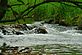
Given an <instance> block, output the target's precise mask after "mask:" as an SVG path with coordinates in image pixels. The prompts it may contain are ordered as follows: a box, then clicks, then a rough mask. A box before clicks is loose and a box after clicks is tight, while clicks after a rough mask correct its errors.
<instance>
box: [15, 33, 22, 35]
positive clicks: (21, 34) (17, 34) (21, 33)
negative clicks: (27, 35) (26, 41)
mask: <svg viewBox="0 0 82 55" xmlns="http://www.w3.org/2000/svg"><path fill="white" fill-rule="evenodd" d="M15 34H16V35H22V34H23V33H21V32H16V33H15Z"/></svg>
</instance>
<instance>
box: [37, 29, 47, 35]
mask: <svg viewBox="0 0 82 55" xmlns="http://www.w3.org/2000/svg"><path fill="white" fill-rule="evenodd" d="M36 33H38V34H39V33H42V34H47V33H48V32H47V31H46V29H44V28H38V29H36Z"/></svg>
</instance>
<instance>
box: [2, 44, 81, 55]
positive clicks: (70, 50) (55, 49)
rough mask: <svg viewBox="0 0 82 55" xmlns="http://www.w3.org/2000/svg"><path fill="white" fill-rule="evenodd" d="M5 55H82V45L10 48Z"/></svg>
mask: <svg viewBox="0 0 82 55" xmlns="http://www.w3.org/2000/svg"><path fill="white" fill-rule="evenodd" d="M3 54H4V55H9V54H11V55H75V54H76V55H82V45H73V44H72V45H70V44H67V45H66V44H52V45H49V44H47V45H36V46H28V47H23V46H19V47H10V48H7V49H6V50H5V52H3Z"/></svg>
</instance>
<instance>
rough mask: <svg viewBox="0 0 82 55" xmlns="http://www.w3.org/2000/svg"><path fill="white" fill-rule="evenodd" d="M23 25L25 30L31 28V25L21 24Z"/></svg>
mask: <svg viewBox="0 0 82 55" xmlns="http://www.w3.org/2000/svg"><path fill="white" fill-rule="evenodd" d="M23 25H24V27H23V28H24V29H25V30H27V29H29V30H32V29H33V27H32V26H28V25H26V24H23Z"/></svg>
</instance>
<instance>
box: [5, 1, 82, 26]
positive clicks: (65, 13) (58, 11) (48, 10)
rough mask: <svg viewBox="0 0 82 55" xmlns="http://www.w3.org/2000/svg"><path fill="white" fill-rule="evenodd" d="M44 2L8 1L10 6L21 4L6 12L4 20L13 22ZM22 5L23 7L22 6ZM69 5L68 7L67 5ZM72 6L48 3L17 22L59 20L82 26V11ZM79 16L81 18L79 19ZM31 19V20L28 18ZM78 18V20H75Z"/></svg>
mask: <svg viewBox="0 0 82 55" xmlns="http://www.w3.org/2000/svg"><path fill="white" fill-rule="evenodd" d="M42 1H44V0H8V3H9V4H10V5H14V4H20V5H17V6H16V5H15V6H12V7H11V8H12V9H10V8H9V9H8V10H9V11H7V12H6V14H5V17H4V19H3V20H11V19H16V18H17V17H18V16H19V15H20V14H21V12H23V11H24V10H25V9H27V8H28V7H31V6H33V5H35V4H38V3H41V2H42ZM21 4H22V5H21ZM67 4H68V5H67ZM70 5H74V4H72V3H58V2H53V3H46V4H43V5H40V6H38V7H36V8H35V9H34V10H33V11H31V12H30V13H29V14H27V13H28V12H29V11H30V10H32V9H29V10H27V11H26V12H25V13H24V14H27V15H25V16H24V17H18V18H22V19H20V20H17V21H16V23H17V22H19V23H32V22H34V21H41V20H50V19H54V20H55V21H56V20H58V21H59V22H61V21H62V20H64V21H65V23H66V24H67V25H80V24H81V21H80V20H82V19H81V14H82V10H81V9H79V8H77V7H73V6H70ZM78 15H79V17H77V16H78ZM28 17H30V19H29V18H28ZM75 17H76V18H75Z"/></svg>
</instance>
